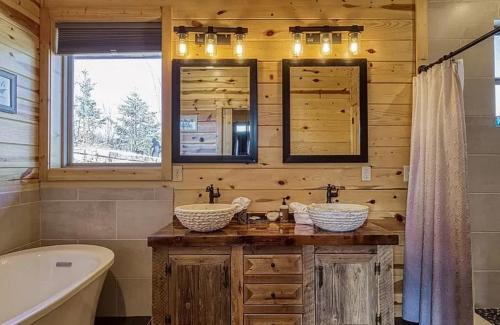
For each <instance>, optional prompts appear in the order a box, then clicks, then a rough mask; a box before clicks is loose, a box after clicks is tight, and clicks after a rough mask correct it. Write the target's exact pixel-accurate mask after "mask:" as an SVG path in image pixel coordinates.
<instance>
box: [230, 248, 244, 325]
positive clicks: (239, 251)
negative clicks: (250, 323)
mask: <svg viewBox="0 0 500 325" xmlns="http://www.w3.org/2000/svg"><path fill="white" fill-rule="evenodd" d="M231 324H232V325H243V324H244V320H243V247H242V246H233V247H232V248H231Z"/></svg>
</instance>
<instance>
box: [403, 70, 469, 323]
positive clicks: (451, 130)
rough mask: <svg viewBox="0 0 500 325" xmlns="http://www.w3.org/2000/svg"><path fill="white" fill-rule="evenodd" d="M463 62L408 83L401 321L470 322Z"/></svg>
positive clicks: (423, 75)
mask: <svg viewBox="0 0 500 325" xmlns="http://www.w3.org/2000/svg"><path fill="white" fill-rule="evenodd" d="M462 85H463V63H462V61H457V62H452V61H445V62H444V63H442V64H439V65H436V66H434V67H433V68H431V69H430V70H428V71H427V72H423V73H421V74H419V75H418V76H416V77H415V78H414V80H413V121H412V135H411V139H412V140H411V162H410V179H409V184H408V185H409V189H408V203H407V218H406V234H405V261H404V263H405V265H404V280H403V281H404V288H403V318H404V319H405V320H407V321H411V322H418V323H420V325H472V324H473V307H472V284H471V283H472V280H471V276H472V275H471V259H470V256H471V254H470V235H469V228H470V226H469V215H468V210H467V197H466V177H465V171H466V147H465V143H466V142H465V117H464V103H463V88H462Z"/></svg>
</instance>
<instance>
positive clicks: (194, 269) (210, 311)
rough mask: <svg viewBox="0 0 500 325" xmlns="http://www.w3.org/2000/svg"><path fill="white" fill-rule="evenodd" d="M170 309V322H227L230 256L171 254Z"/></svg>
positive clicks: (222, 324) (211, 324) (191, 324)
mask: <svg viewBox="0 0 500 325" xmlns="http://www.w3.org/2000/svg"><path fill="white" fill-rule="evenodd" d="M169 263H170V264H169V265H170V269H171V271H170V273H171V275H170V279H169V310H170V315H171V319H172V324H173V325H200V324H206V325H229V324H230V317H231V315H230V313H231V294H230V283H229V281H230V279H229V277H230V270H229V265H230V257H229V256H227V255H178V256H170V258H169Z"/></svg>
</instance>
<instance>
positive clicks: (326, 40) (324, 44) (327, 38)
mask: <svg viewBox="0 0 500 325" xmlns="http://www.w3.org/2000/svg"><path fill="white" fill-rule="evenodd" d="M320 46H321V54H322V55H330V54H332V36H331V34H330V33H321V35H320Z"/></svg>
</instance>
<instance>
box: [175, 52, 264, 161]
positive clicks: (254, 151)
mask: <svg viewBox="0 0 500 325" xmlns="http://www.w3.org/2000/svg"><path fill="white" fill-rule="evenodd" d="M206 66H212V67H249V78H250V80H249V82H250V94H249V97H250V98H249V100H250V103H249V109H250V112H249V117H250V137H251V141H250V154H249V155H248V156H222V155H220V156H208V155H207V156H205V155H200V156H182V155H181V154H180V125H179V120H180V115H181V94H180V90H181V89H180V86H181V68H183V67H206ZM257 98H258V97H257V60H256V59H246V60H232V59H216V60H205V59H174V60H172V162H174V163H257V161H258V134H257V130H258V125H257V123H258V113H257Z"/></svg>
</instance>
